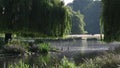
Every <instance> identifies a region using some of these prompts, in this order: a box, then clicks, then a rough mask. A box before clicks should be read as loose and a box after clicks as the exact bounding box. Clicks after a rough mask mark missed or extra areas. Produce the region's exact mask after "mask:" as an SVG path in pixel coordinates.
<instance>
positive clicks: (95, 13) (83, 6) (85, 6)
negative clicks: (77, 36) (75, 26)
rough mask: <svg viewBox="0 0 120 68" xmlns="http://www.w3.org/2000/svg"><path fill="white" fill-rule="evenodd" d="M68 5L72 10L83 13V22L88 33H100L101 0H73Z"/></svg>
mask: <svg viewBox="0 0 120 68" xmlns="http://www.w3.org/2000/svg"><path fill="white" fill-rule="evenodd" d="M68 6H70V7H72V9H73V10H74V11H76V12H77V11H80V13H81V14H83V15H84V22H85V24H86V26H85V30H86V31H87V32H88V33H89V34H99V33H100V25H99V23H100V22H99V21H100V20H99V19H100V13H101V8H102V7H101V1H93V0H74V1H73V3H71V4H69V5H68Z"/></svg>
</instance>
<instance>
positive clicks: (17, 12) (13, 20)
mask: <svg viewBox="0 0 120 68" xmlns="http://www.w3.org/2000/svg"><path fill="white" fill-rule="evenodd" d="M0 2H1V3H0V12H2V13H1V16H0V32H5V33H33V34H36V33H37V34H39V35H42V34H44V35H46V36H63V35H64V34H67V33H69V32H70V16H69V14H68V10H67V8H66V7H65V6H64V4H63V2H61V1H60V0H0Z"/></svg>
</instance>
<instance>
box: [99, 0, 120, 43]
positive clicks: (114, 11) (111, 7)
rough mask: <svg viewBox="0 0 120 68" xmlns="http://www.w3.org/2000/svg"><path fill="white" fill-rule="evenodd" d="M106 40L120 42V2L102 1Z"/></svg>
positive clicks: (115, 0) (116, 0)
mask: <svg viewBox="0 0 120 68" xmlns="http://www.w3.org/2000/svg"><path fill="white" fill-rule="evenodd" d="M102 3H103V13H102V18H101V19H102V25H103V28H104V40H105V41H108V42H111V41H120V19H119V17H120V0H102Z"/></svg>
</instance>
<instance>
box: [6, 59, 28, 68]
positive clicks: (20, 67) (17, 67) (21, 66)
mask: <svg viewBox="0 0 120 68" xmlns="http://www.w3.org/2000/svg"><path fill="white" fill-rule="evenodd" d="M8 68H30V65H28V64H25V63H24V62H22V61H19V62H18V63H14V64H10V65H8Z"/></svg>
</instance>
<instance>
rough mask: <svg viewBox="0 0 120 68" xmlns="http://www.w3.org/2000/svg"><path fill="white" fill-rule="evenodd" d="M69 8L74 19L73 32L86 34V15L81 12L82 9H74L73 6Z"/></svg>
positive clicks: (72, 19)
mask: <svg viewBox="0 0 120 68" xmlns="http://www.w3.org/2000/svg"><path fill="white" fill-rule="evenodd" d="M68 8H69V12H70V15H71V21H72V28H71V34H84V33H86V31H85V29H84V27H85V22H84V15H83V14H81V13H80V11H77V12H76V11H74V10H73V9H72V8H71V7H68Z"/></svg>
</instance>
